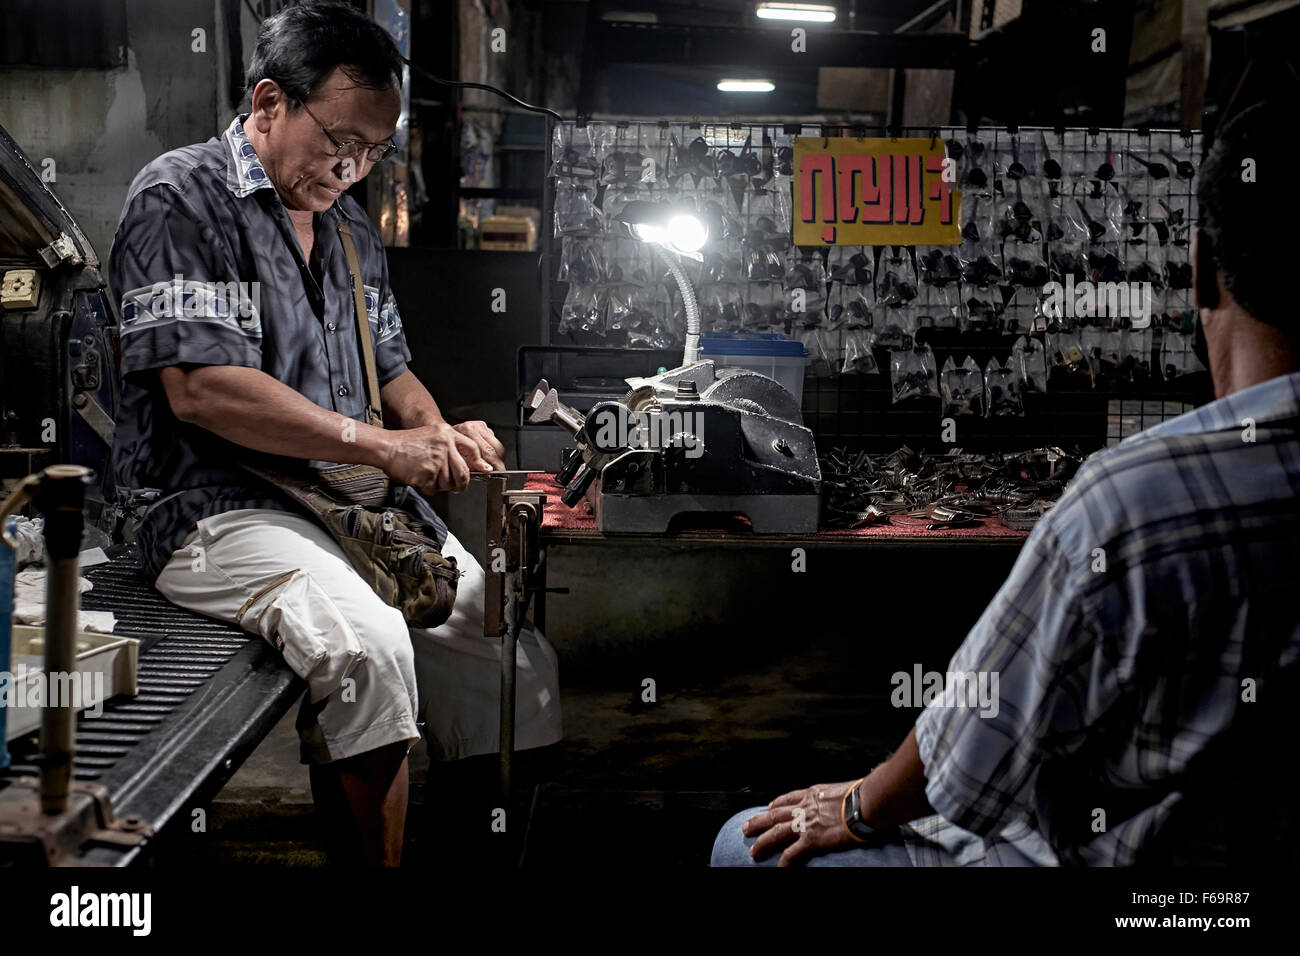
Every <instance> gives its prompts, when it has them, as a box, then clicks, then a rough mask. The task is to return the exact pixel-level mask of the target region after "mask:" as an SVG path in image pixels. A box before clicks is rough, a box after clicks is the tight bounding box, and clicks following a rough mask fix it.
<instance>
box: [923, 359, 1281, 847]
mask: <svg viewBox="0 0 1300 956" xmlns="http://www.w3.org/2000/svg"><path fill="white" fill-rule="evenodd" d="M1298 419H1300V373H1296V374H1292V375H1284V376H1279V377H1276V378H1273V379H1270V380H1268V381H1266V382H1262V383H1260V384H1258V385H1255V386H1253V387H1251V388H1248V389H1244V390H1242V391H1239V392H1237V393H1235V394H1233V395H1229V396H1227V397H1226V398H1222V399H1219V400H1217V401H1214V402H1211V403H1210V404H1208V405H1206V406H1204V407H1202V408H1200V409H1197V410H1195V411H1192V412H1189V413H1187V414H1185V415H1181V416H1179V417H1178V418H1175V419H1172V420H1170V421H1167V422H1162V423H1161V424H1159V425H1157V426H1155V427H1154V428H1150V429H1147V430H1145V431H1143V432H1141V433H1139V434H1137V435H1134V436H1132V437H1131V438H1129V439H1127V440H1125V441H1124V442H1122V443H1121V444H1120V445H1118V446H1117V447H1115V448H1111V449H1107V450H1105V451H1102V452H1100V453H1098V454H1096V455H1094V456H1093V457H1092V458H1090V459H1089V460H1088V461H1087V462H1086V463H1085V464H1084V465H1083V467H1082V468H1080V470H1079V473H1078V475H1077V476H1076V477H1075V479H1074V481H1073V482H1072V483H1071V485H1070V487H1069V488H1068V489H1067V491H1066V493H1065V494H1064V495H1063V496H1062V498H1061V500H1060V502H1059V503H1058V504H1057V506H1056V507H1055V508H1053V509H1052V510H1051V511H1050V512H1048V514H1047V515H1046V516H1045V517H1044V519H1043V520H1041V521H1040V522H1039V523H1038V525H1037V526H1036V527H1035V529H1034V531H1033V533H1032V534H1031V535H1030V537H1029V539H1028V540H1027V542H1026V544H1025V547H1024V550H1023V552H1022V553H1021V555H1020V557H1019V559H1018V560H1017V562H1016V565H1015V567H1014V568H1013V570H1012V572H1011V575H1010V577H1009V578H1008V579H1007V581H1006V583H1005V584H1004V585H1003V586H1002V588H1001V590H1000V591H999V592H998V593H997V595H996V597H994V599H993V601H992V602H991V603H990V604H989V606H988V608H987V609H986V610H985V612H984V614H983V615H982V616H981V617H980V619H979V621H978V622H977V623H976V624H975V626H974V628H973V629H972V630H971V632H970V634H969V635H967V637H966V640H965V641H964V642H963V643H962V645H961V647H960V648H959V649H958V650H957V652H956V654H955V656H954V657H953V659H952V662H951V664H950V665H949V670H950V671H952V672H959V671H962V672H966V671H974V672H976V673H979V672H989V673H997V674H998V675H999V676H998V680H999V690H1000V700H999V707H998V709H997V713H996V715H993V716H987V717H981V716H980V710H979V709H978V708H973V707H969V706H967V707H961V706H940V705H938V703H936V705H931V706H929V707H927V708H926V709H925V710H924V711H922V713H921V715H920V716H919V717H918V718H917V722H916V731H917V742H918V745H919V748H920V754H921V761H922V763H923V764H924V766H925V773H926V778H927V785H926V795H927V797H928V798H929V801H930V804H931V806H933V807H934V808H935V810H936V811H938V814H939V816H938V817H930V818H926V819H925V820H922V821H915V822H913V824H912V825H911V826H910V827H907V828H904V838H905V841H906V842H907V844H908V848H909V851H910V854H911V856H912V860H913V862H914V863H916V864H917V865H949V866H962V865H971V864H985V865H999V864H1008V863H1010V864H1048V865H1050V864H1054V863H1058V862H1059V863H1061V864H1067V865H1090V866H1106V865H1129V864H1132V863H1134V862H1135V861H1136V860H1137V858H1138V854H1139V851H1141V850H1142V848H1143V847H1144V845H1149V844H1150V842H1151V840H1152V838H1153V837H1154V836H1156V835H1157V834H1159V833H1160V832H1161V830H1162V828H1164V827H1165V826H1166V824H1169V823H1170V820H1171V815H1172V814H1174V813H1175V811H1176V810H1179V808H1180V805H1182V811H1186V810H1187V808H1188V807H1190V806H1194V805H1195V804H1196V801H1197V800H1198V799H1199V798H1200V797H1201V794H1202V793H1203V792H1204V791H1203V789H1202V788H1203V785H1206V784H1208V782H1209V781H1216V782H1217V781H1224V780H1233V773H1234V772H1244V771H1249V770H1250V769H1251V766H1252V765H1258V764H1259V763H1261V762H1262V763H1265V764H1268V765H1271V766H1276V761H1277V759H1278V758H1279V757H1281V758H1282V759H1283V760H1286V759H1287V758H1285V757H1284V756H1283V755H1282V754H1280V753H1278V751H1277V748H1276V745H1275V743H1269V742H1268V741H1264V742H1262V743H1260V744H1259V746H1261V747H1263V748H1264V749H1263V753H1264V754H1265V755H1271V756H1272V759H1271V760H1269V759H1265V760H1263V761H1253V760H1247V759H1246V758H1244V757H1242V756H1240V754H1241V753H1244V751H1243V750H1241V749H1239V748H1238V747H1237V743H1236V742H1235V741H1238V738H1240V739H1241V740H1242V741H1249V740H1251V739H1253V737H1254V736H1263V737H1267V738H1268V739H1269V740H1274V739H1275V736H1276V734H1277V733H1278V732H1279V729H1278V728H1279V725H1278V724H1276V723H1272V724H1270V723H1264V722H1262V721H1261V723H1260V724H1259V726H1260V727H1261V729H1262V730H1263V733H1262V734H1258V735H1253V736H1248V735H1246V734H1245V733H1244V732H1243V726H1250V727H1252V728H1253V727H1254V726H1256V724H1255V721H1256V720H1257V719H1258V715H1259V714H1260V713H1262V711H1257V710H1252V708H1261V707H1262V706H1263V702H1266V701H1268V700H1269V699H1270V691H1275V692H1276V691H1278V690H1279V689H1280V685H1281V684H1282V682H1283V681H1284V680H1294V676H1295V673H1296V671H1297V669H1298V668H1300V603H1298V602H1297V601H1296V583H1295V569H1296V568H1297V567H1300V509H1298V508H1297V506H1296V502H1297V499H1298V498H1300V433H1298V432H1297V420H1298ZM1252 432H1253V434H1252ZM1251 682H1253V684H1251ZM1247 687H1253V689H1254V696H1255V698H1256V700H1257V701H1258V702H1254V701H1247V700H1244V699H1243V698H1248V697H1250V696H1251V695H1250V692H1249V691H1247V690H1244V688H1247ZM1279 696H1280V694H1278V693H1273V694H1272V697H1279ZM1229 741H1234V742H1231V743H1229ZM1268 748H1271V749H1268ZM1213 761H1218V763H1214V762H1213ZM1233 782H1235V780H1234V781H1233ZM1217 785H1219V786H1225V790H1226V792H1228V793H1230V794H1231V793H1234V792H1235V791H1234V790H1233V789H1232V786H1231V784H1223V783H1219V784H1217ZM1236 789H1237V790H1241V791H1247V790H1252V791H1255V793H1254V796H1255V798H1256V799H1258V797H1259V792H1258V791H1259V790H1260V789H1261V788H1259V787H1251V786H1249V785H1247V784H1246V783H1244V782H1243V783H1241V784H1240V786H1239V787H1237V788H1236ZM1267 798H1268V799H1270V800H1271V801H1272V802H1273V803H1277V802H1278V800H1279V799H1281V797H1279V796H1278V795H1276V794H1275V793H1272V792H1270V793H1268V794H1267ZM1234 799H1235V798H1234ZM1249 799H1250V794H1248V793H1245V792H1243V793H1241V794H1240V801H1241V803H1242V804H1245V803H1248V802H1249ZM1229 802H1230V803H1231V802H1232V799H1230V800H1229ZM1208 805H1209V806H1213V807H1214V808H1215V809H1216V810H1222V819H1221V820H1220V821H1219V822H1223V821H1240V820H1241V818H1242V817H1243V816H1246V815H1247V814H1245V813H1242V812H1241V806H1236V807H1232V806H1229V807H1221V806H1220V805H1219V803H1218V802H1217V801H1212V802H1211V803H1210V804H1208ZM1288 812H1289V811H1288ZM1103 815H1104V816H1103ZM1238 829H1240V825H1239V824H1238ZM1213 830H1214V827H1213V826H1212V825H1211V821H1206V820H1205V819H1203V817H1202V816H1201V815H1200V811H1199V810H1197V811H1196V819H1195V822H1194V823H1193V825H1192V831H1195V832H1196V833H1197V834H1198V835H1200V834H1203V833H1204V832H1207V831H1213ZM1189 832H1190V831H1189ZM1215 832H1217V833H1219V834H1220V835H1222V834H1225V833H1232V832H1233V828H1232V826H1231V825H1230V826H1228V827H1226V828H1220V829H1219V830H1217V831H1215ZM1254 839H1255V840H1256V841H1257V840H1258V837H1257V836H1256V837H1254ZM1218 849H1219V850H1220V851H1221V852H1220V853H1219V854H1217V855H1216V854H1215V853H1213V852H1211V853H1210V854H1209V857H1208V858H1209V859H1210V860H1211V861H1213V860H1215V859H1219V860H1222V859H1223V858H1225V857H1226V855H1227V852H1228V851H1227V849H1226V847H1219V848H1218Z"/></svg>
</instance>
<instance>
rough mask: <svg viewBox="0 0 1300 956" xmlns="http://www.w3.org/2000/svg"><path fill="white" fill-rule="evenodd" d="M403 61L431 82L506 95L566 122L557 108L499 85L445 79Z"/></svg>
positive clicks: (524, 106)
mask: <svg viewBox="0 0 1300 956" xmlns="http://www.w3.org/2000/svg"><path fill="white" fill-rule="evenodd" d="M402 62H403V63H405V64H406V65H407V66H409V67H410V68H411V69H412V70H414V71H415V72H416V73H419V74H420V75H421V76H422V77H424V78H425V79H426V80H428V81H430V82H431V83H438V84H441V85H442V86H453V87H456V88H458V89H463V90H487V91H488V92H489V93H495V94H497V95H498V96H501V97H504V98H505V99H507V100H509V101H510V102H511V103H514V104H515V105H516V106H518V107H520V108H522V109H526V110H528V111H529V112H532V113H542V114H543V115H546V116H551V117H554V119H555V121H556V122H561V123H562V122H564V117H563V116H561V115H560V114H559V113H557V112H555V110H553V109H551V108H550V107H549V106H534V105H533V104H531V103H525V102H524V101H523V100H521V99H520V98H519V97H517V96H514V95H512V94H510V93H507V92H506V91H505V90H503V89H499V88H498V87H495V86H489V85H488V84H486V83H471V82H469V81H467V80H444V79H443V78H442V77H440V76H438V75H436V74H434V73H431V72H429V71H428V70H426V69H425V68H424V67H422V66H416V65H415V64H414V63H412V62H411V61H410V60H408V59H407V58H406V57H402Z"/></svg>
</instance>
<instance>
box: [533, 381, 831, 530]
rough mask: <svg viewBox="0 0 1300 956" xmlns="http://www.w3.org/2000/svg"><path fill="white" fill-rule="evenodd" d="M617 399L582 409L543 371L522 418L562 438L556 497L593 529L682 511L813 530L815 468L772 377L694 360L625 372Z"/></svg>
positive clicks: (633, 524)
mask: <svg viewBox="0 0 1300 956" xmlns="http://www.w3.org/2000/svg"><path fill="white" fill-rule="evenodd" d="M626 381H627V383H628V385H629V386H631V391H630V392H628V393H627V395H625V396H624V397H623V398H622V399H620V400H619V401H616V402H615V401H605V402H599V403H597V404H596V405H594V406H593V407H592V408H591V410H590V411H589V412H588V413H587V415H586V416H583V415H582V414H581V413H580V412H578V411H576V410H574V409H572V408H569V407H568V406H566V405H564V404H562V403H561V402H560V400H559V395H558V393H557V392H556V391H555V389H553V388H551V387H550V385H549V384H548V383H547V382H546V380H545V379H543V380H542V381H540V382H538V383H537V386H536V388H535V389H534V390H533V392H532V394H531V395H530V397H529V399H528V405H529V407H530V408H532V414H531V416H530V418H529V421H532V422H545V421H551V422H554V423H555V424H557V425H559V426H560V427H562V428H564V429H565V430H567V431H568V432H569V434H571V435H572V436H573V441H574V448H573V450H572V451H570V452H569V453H568V454H567V455H566V457H565V460H564V464H563V467H562V468H561V469H560V472H559V473H558V474H557V476H556V478H557V480H558V481H559V482H560V483H561V484H563V485H565V486H566V487H565V490H564V494H563V495H562V496H561V500H562V501H563V502H564V503H565V504H567V505H569V506H570V507H573V506H575V505H577V503H578V502H579V501H581V500H582V499H583V498H584V497H586V498H587V499H588V500H589V501H590V502H591V505H592V508H593V510H594V512H595V515H596V524H597V527H599V528H600V530H601V531H639V532H664V531H667V530H668V526H669V523H670V522H671V521H672V519H673V518H674V517H676V516H677V515H682V514H690V513H699V512H707V513H715V514H727V515H736V514H740V515H744V516H746V517H748V518H749V520H750V523H751V524H752V525H753V527H754V530H755V531H756V532H759V533H798V534H804V533H812V532H815V531H816V530H817V521H818V512H819V506H820V501H821V470H820V468H819V467H818V464H817V450H816V447H815V446H814V444H813V435H812V432H811V431H809V430H808V429H807V428H805V427H804V425H803V416H802V415H801V413H800V410H799V403H798V402H797V401H796V400H795V398H794V396H793V395H791V394H790V392H788V391H787V390H786V389H785V388H784V387H782V386H781V385H780V384H778V383H777V382H776V381H774V380H773V379H770V378H768V377H767V376H765V375H760V374H758V373H757V372H752V371H749V370H746V369H734V368H717V367H716V366H715V365H714V363H713V362H712V361H709V360H704V361H697V362H694V363H692V364H689V365H684V366H682V367H680V368H675V369H672V370H671V371H667V372H663V373H661V374H659V375H654V376H651V377H649V378H630V379H627V380H626Z"/></svg>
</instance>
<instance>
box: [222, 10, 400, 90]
mask: <svg viewBox="0 0 1300 956" xmlns="http://www.w3.org/2000/svg"><path fill="white" fill-rule="evenodd" d="M336 67H342V68H343V69H344V71H345V72H346V73H347V75H348V77H349V78H350V79H351V80H352V81H353V82H354V83H356V84H357V85H358V86H363V87H366V88H367V89H375V90H382V89H388V88H390V87H394V86H396V87H400V86H401V83H402V55H401V54H400V53H399V52H398V50H397V45H396V44H395V43H393V38H392V37H390V36H389V35H388V32H387V31H386V30H384V28H383V27H381V26H380V25H379V24H377V23H375V21H374V20H371V19H370V18H369V17H367V16H366V15H365V14H364V13H361V12H360V11H359V10H357V9H356V8H355V7H353V6H351V5H350V4H348V3H344V2H339V0H304V2H302V3H295V4H294V5H293V6H290V7H285V8H284V9H283V10H281V11H280V12H279V13H277V14H276V15H275V16H273V17H268V18H267V19H266V20H264V21H263V22H262V29H261V30H260V32H259V33H258V35H257V46H256V48H254V50H253V59H252V62H251V63H249V65H248V78H247V82H246V84H245V92H246V93H249V94H251V93H252V92H253V88H254V87H255V86H257V84H258V83H260V82H261V81H262V80H274V81H275V83H276V85H277V86H279V87H280V89H282V90H284V92H285V93H286V94H287V95H288V96H289V97H290V98H291V102H290V103H289V106H288V108H289V109H296V108H297V105H298V103H297V102H293V101H303V100H307V99H309V98H310V97H311V95H312V94H313V93H315V92H316V90H317V88H318V87H319V86H320V85H321V83H322V82H324V80H325V78H326V77H328V76H329V75H330V74H331V73H332V72H334V69H335V68H336Z"/></svg>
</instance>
